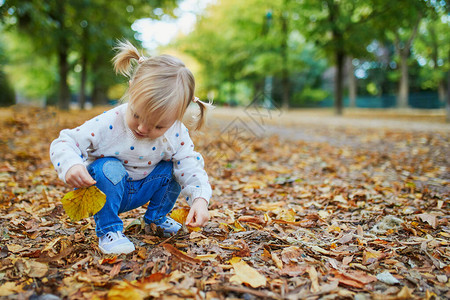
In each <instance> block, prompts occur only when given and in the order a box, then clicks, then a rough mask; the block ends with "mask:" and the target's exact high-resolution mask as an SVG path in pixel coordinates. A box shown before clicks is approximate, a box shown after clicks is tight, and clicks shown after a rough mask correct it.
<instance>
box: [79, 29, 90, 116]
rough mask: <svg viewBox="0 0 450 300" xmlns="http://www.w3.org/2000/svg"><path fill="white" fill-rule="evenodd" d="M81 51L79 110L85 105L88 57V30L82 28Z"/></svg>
mask: <svg viewBox="0 0 450 300" xmlns="http://www.w3.org/2000/svg"><path fill="white" fill-rule="evenodd" d="M82 44H83V45H82V50H81V74H80V92H79V93H80V94H79V96H78V97H79V98H78V102H79V104H80V109H84V108H85V104H86V80H87V55H88V44H89V42H88V28H83V41H82Z"/></svg>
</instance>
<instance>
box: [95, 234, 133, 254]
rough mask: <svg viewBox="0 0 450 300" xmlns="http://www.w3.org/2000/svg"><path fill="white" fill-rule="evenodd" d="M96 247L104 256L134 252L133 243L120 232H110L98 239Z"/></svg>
mask: <svg viewBox="0 0 450 300" xmlns="http://www.w3.org/2000/svg"><path fill="white" fill-rule="evenodd" d="M98 247H99V248H100V250H101V251H102V252H103V253H105V254H122V253H125V254H128V253H131V252H133V251H134V250H135V248H134V245H133V243H132V242H130V240H129V239H128V238H127V237H126V236H125V235H124V234H123V233H122V232H121V231H117V232H112V231H110V232H108V233H107V234H105V235H104V236H102V237H100V238H99V241H98Z"/></svg>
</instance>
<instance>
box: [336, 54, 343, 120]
mask: <svg viewBox="0 0 450 300" xmlns="http://www.w3.org/2000/svg"><path fill="white" fill-rule="evenodd" d="M344 60H345V54H344V52H342V51H340V50H338V51H336V75H335V82H334V84H335V86H334V101H335V102H334V106H335V110H336V114H337V115H338V116H340V115H342V112H343V108H344V103H343V95H342V94H343V86H344Z"/></svg>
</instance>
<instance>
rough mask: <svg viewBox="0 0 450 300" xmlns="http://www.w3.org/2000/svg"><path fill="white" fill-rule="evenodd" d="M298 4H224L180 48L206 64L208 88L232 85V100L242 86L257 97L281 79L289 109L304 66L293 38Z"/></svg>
mask: <svg viewBox="0 0 450 300" xmlns="http://www.w3.org/2000/svg"><path fill="white" fill-rule="evenodd" d="M296 5H297V4H296V3H295V1H290V0H277V1H267V0H249V1H238V0H230V1H218V2H217V3H216V4H215V5H213V6H211V7H209V9H207V11H206V13H205V14H204V15H203V16H201V17H200V19H199V21H198V22H197V24H196V27H195V29H194V31H193V32H192V33H190V34H189V35H188V36H186V37H183V38H179V39H178V41H177V43H176V47H177V48H179V49H181V50H183V51H184V52H185V53H187V54H189V55H191V56H192V57H194V58H196V59H197V60H198V61H199V62H201V63H202V64H203V65H204V66H205V68H204V73H207V74H204V76H203V77H204V81H205V82H206V86H207V88H209V89H216V90H219V91H220V90H223V87H224V86H225V85H228V86H230V87H231V88H230V89H229V94H230V98H231V99H232V98H234V97H235V95H234V94H235V89H236V86H237V85H238V83H245V84H246V85H248V86H249V87H251V88H252V89H253V93H254V94H257V93H259V92H261V91H262V90H263V89H264V86H265V82H268V81H270V79H271V78H273V77H277V78H280V81H281V84H280V85H281V87H282V88H281V90H282V93H281V101H280V102H281V103H282V106H284V107H288V106H289V101H290V98H291V96H290V92H291V90H292V88H291V83H290V81H291V75H292V72H293V70H294V69H296V68H297V69H298V68H299V65H298V63H299V62H298V60H296V54H298V53H299V52H300V51H301V49H302V45H300V44H297V43H296V42H297V41H294V40H293V39H292V34H293V32H294V30H295V28H294V27H293V26H292V12H293V11H295V10H294V8H295V7H296ZM294 43H295V44H294ZM300 43H304V42H303V41H301V42H300ZM268 79H269V80H268Z"/></svg>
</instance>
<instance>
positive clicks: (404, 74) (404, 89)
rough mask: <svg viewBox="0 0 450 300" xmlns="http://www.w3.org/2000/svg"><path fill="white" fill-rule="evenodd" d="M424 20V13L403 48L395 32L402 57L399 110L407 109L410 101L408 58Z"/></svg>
mask: <svg viewBox="0 0 450 300" xmlns="http://www.w3.org/2000/svg"><path fill="white" fill-rule="evenodd" d="M421 19H422V13H419V16H418V17H417V20H416V24H415V25H414V28H413V29H412V32H411V35H410V36H409V39H408V40H407V41H406V42H405V43H404V46H403V47H401V38H400V34H399V33H398V32H395V35H396V41H395V48H396V50H397V53H398V55H399V56H400V72H401V78H400V85H399V90H398V96H397V107H398V108H407V107H408V99H409V78H408V77H409V74H408V58H409V55H410V53H411V52H410V49H411V45H412V42H413V40H414V38H415V37H416V34H417V29H418V28H419V24H420V21H421Z"/></svg>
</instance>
